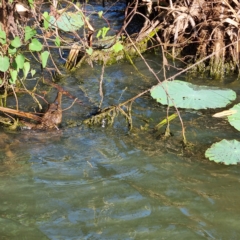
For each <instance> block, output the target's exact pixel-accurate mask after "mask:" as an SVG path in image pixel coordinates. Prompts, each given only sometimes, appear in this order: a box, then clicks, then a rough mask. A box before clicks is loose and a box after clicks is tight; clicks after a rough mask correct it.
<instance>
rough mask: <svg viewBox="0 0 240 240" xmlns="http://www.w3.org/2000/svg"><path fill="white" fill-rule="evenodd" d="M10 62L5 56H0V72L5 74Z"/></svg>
mask: <svg viewBox="0 0 240 240" xmlns="http://www.w3.org/2000/svg"><path fill="white" fill-rule="evenodd" d="M9 65H10V62H9V58H8V57H7V56H1V55H0V71H1V72H6V71H7V70H8V68H9Z"/></svg>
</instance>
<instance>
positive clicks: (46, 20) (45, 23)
mask: <svg viewBox="0 0 240 240" xmlns="http://www.w3.org/2000/svg"><path fill="white" fill-rule="evenodd" d="M49 20H50V16H49V14H48V12H44V13H43V26H44V29H45V30H47V29H48V28H49V25H50V23H49Z"/></svg>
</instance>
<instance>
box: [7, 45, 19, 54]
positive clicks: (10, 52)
mask: <svg viewBox="0 0 240 240" xmlns="http://www.w3.org/2000/svg"><path fill="white" fill-rule="evenodd" d="M16 52H17V49H16V48H13V47H12V46H9V48H8V54H10V55H14V54H15V53H16Z"/></svg>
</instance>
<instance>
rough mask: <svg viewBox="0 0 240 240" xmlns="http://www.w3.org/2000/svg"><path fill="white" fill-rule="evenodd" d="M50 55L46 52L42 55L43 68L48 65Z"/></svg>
mask: <svg viewBox="0 0 240 240" xmlns="http://www.w3.org/2000/svg"><path fill="white" fill-rule="evenodd" d="M49 55H50V53H49V52H48V51H44V52H42V53H41V59H42V67H43V68H45V67H46V65H47V60H48V57H49Z"/></svg>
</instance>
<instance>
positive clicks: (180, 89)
mask: <svg viewBox="0 0 240 240" xmlns="http://www.w3.org/2000/svg"><path fill="white" fill-rule="evenodd" d="M166 91H167V93H168V95H167V94H166ZM151 96H152V97H153V98H154V99H156V101H157V102H160V103H161V104H164V105H169V106H174V105H175V106H176V107H179V108H191V109H196V110H198V109H207V108H221V107H225V106H226V105H227V104H229V103H231V101H233V100H235V99H236V93H235V92H234V91H233V90H231V89H219V88H216V87H207V86H198V85H194V84H191V83H188V82H183V81H180V80H175V81H164V82H162V83H161V84H158V85H156V86H154V87H152V89H151Z"/></svg>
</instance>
